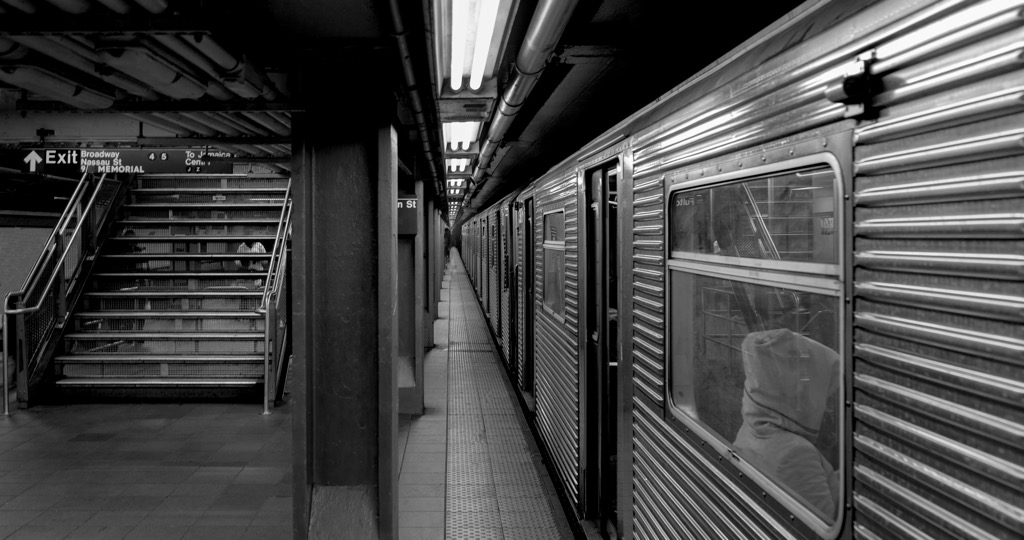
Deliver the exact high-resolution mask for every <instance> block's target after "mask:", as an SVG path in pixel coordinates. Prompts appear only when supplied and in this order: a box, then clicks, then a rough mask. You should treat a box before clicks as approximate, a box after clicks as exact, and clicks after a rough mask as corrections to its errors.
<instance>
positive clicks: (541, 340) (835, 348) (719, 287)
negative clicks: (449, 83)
mask: <svg viewBox="0 0 1024 540" xmlns="http://www.w3.org/2000/svg"><path fill="white" fill-rule="evenodd" d="M1022 14H1024V2H1022V1H1013V0H1001V1H1000V0H991V1H959V0H939V1H935V0H881V1H854V0H850V1H845V0H844V1H832V2H829V1H812V2H808V3H806V4H804V5H802V6H801V7H800V8H798V9H797V10H795V11H793V12H792V13H790V14H789V15H787V16H786V17H785V18H783V19H782V20H780V21H777V22H775V23H774V24H772V25H771V26H769V27H768V28H766V29H765V30H763V31H762V32H760V33H759V34H758V35H756V36H754V37H752V38H751V39H749V40H748V41H747V42H745V43H744V44H742V45H741V46H739V47H737V48H736V49H735V50H733V51H732V52H731V53H729V54H728V55H726V56H725V57H723V58H722V59H721V60H719V61H718V62H716V63H714V64H712V65H710V66H708V67H707V68H705V69H704V70H703V71H701V72H700V73H698V74H696V75H695V76H693V77H691V78H690V79H688V80H686V81H685V82H683V83H682V84H680V85H679V86H678V87H676V88H675V89H673V90H672V91H671V92H669V93H668V94H666V95H664V96H662V97H661V98H660V99H658V100H657V101H656V102H655V103H653V104H651V105H649V106H647V107H646V108H644V109H642V110H640V111H638V112H637V113H635V114H634V115H632V116H630V117H629V118H627V119H625V120H624V121H622V122H620V123H619V124H617V125H616V126H615V127H613V128H612V129H611V130H609V131H607V132H606V133H605V134H603V135H602V136H601V137H599V138H598V139H597V140H595V141H593V142H592V143H590V144H589V145H587V146H586V147H584V148H582V149H580V150H579V151H578V152H577V153H576V154H574V155H572V156H569V157H567V158H566V159H565V160H564V161H562V162H561V163H560V164H558V165H557V166H555V167H554V168H552V169H551V170H550V171H548V172H547V173H546V174H544V175H543V176H541V177H540V178H537V179H535V180H534V181H532V182H530V183H529V185H527V186H526V187H524V188H522V189H521V190H519V191H517V192H516V193H512V194H510V195H508V196H506V197H505V198H503V199H502V200H500V201H499V202H498V203H496V204H494V205H492V206H490V207H488V208H486V209H484V210H482V211H481V212H479V213H477V214H476V215H474V216H471V217H470V218H468V219H467V220H466V221H465V222H464V223H462V230H461V247H462V257H463V259H464V260H465V262H466V268H467V270H468V272H469V274H470V276H471V279H472V281H473V283H474V285H475V287H476V293H477V295H478V296H479V298H480V301H481V303H482V305H483V307H484V312H485V313H486V314H487V317H488V319H489V324H490V326H491V329H492V331H493V334H494V336H495V337H496V340H497V342H498V344H499V347H500V349H501V351H502V353H503V355H504V359H505V361H506V363H507V367H508V370H509V373H510V375H511V376H512V380H513V384H514V385H516V386H517V387H518V388H519V390H520V391H521V392H522V394H523V395H524V396H525V397H526V398H527V402H528V403H529V404H530V406H531V407H532V408H534V409H535V418H534V421H535V425H536V429H537V431H538V433H539V436H540V439H541V440H542V444H543V447H544V450H545V452H546V454H547V456H548V457H549V458H550V461H551V464H552V469H553V470H554V471H555V473H556V482H557V483H558V484H559V485H560V487H561V489H562V491H563V493H564V494H565V496H566V499H567V505H568V506H571V507H572V509H573V510H574V511H575V512H576V514H577V515H578V517H580V518H583V519H589V520H594V521H596V522H598V523H600V524H601V527H602V528H603V529H605V530H608V531H614V533H615V535H617V536H619V537H622V538H638V539H660V538H839V537H842V538H852V537H856V538H868V539H874V538H894V539H895V538H899V539H903V538H1020V537H1021V535H1022V532H1024V325H1022V322H1024V69H1022V68H1024V15H1022ZM676 53H677V52H676V51H663V52H662V53H661V54H665V56H666V58H667V60H666V64H665V65H666V69H671V55H672V54H676ZM678 54H684V52H683V51H678ZM638 84H642V81H638Z"/></svg>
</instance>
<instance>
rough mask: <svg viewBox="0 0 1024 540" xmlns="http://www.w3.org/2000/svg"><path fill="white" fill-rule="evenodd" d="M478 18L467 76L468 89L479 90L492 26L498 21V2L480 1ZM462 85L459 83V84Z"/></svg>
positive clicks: (490, 0)
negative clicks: (470, 64)
mask: <svg viewBox="0 0 1024 540" xmlns="http://www.w3.org/2000/svg"><path fill="white" fill-rule="evenodd" d="M477 11H478V13H479V14H480V18H479V19H477V24H476V44H475V45H474V47H473V67H472V69H471V70H470V75H469V88H470V89H472V90H479V89H480V84H481V83H483V80H484V68H486V67H487V53H488V52H489V51H490V48H491V37H492V36H493V35H494V24H495V23H496V22H497V20H498V0H480V6H479V9H478V10H477ZM459 84H460V85H461V84H462V83H461V81H460V83H459Z"/></svg>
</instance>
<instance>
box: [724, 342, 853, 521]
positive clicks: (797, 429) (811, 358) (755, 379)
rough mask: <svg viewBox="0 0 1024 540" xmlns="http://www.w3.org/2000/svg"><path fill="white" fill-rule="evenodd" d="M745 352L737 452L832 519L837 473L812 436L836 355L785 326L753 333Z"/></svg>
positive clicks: (832, 385) (831, 383) (832, 383)
mask: <svg viewBox="0 0 1024 540" xmlns="http://www.w3.org/2000/svg"><path fill="white" fill-rule="evenodd" d="M742 350H743V368H744V372H745V374H746V381H745V382H744V384H743V390H744V391H743V408H742V414H743V425H742V426H740V429H739V431H738V432H737V434H736V440H735V442H734V443H733V445H734V447H735V448H736V451H737V452H739V453H740V455H742V456H743V457H744V458H745V459H746V460H747V461H749V462H750V463H751V464H752V465H754V466H755V467H757V468H758V469H759V470H760V471H762V472H763V473H765V474H766V475H767V476H769V477H770V478H772V479H774V480H775V481H777V482H779V483H781V484H783V485H784V486H785V487H787V488H789V489H790V490H791V491H792V492H793V493H795V494H796V495H797V496H799V497H800V498H802V499H803V500H804V501H806V502H807V503H808V504H810V506H812V507H813V508H816V509H817V510H818V511H820V512H821V514H822V515H823V517H824V518H825V519H826V520H831V519H832V518H834V516H835V513H836V502H837V500H838V489H839V484H838V482H839V480H838V472H837V471H833V470H832V465H831V464H830V463H829V462H828V460H826V459H825V457H824V456H823V455H821V452H819V451H818V449H817V448H816V447H815V446H814V441H815V439H817V436H818V429H819V427H820V425H821V420H822V417H823V416H824V413H825V408H826V406H827V404H828V399H829V398H830V396H832V394H833V392H835V389H836V383H837V380H838V376H837V375H838V373H837V371H838V368H839V354H838V353H836V352H835V351H833V350H832V349H830V348H828V347H826V346H824V345H822V344H821V343H818V342H816V341H814V340H811V339H809V338H807V337H804V336H802V335H800V334H797V333H794V332H793V331H791V330H789V329H786V328H780V329H776V330H767V331H764V332H753V333H751V334H749V335H747V337H746V338H744V340H743V345H742Z"/></svg>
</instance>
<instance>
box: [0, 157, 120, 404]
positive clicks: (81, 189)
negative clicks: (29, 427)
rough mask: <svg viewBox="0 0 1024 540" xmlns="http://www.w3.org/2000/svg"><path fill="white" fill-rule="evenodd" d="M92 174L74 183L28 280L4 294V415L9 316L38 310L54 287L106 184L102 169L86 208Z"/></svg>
mask: <svg viewBox="0 0 1024 540" xmlns="http://www.w3.org/2000/svg"><path fill="white" fill-rule="evenodd" d="M90 176H91V173H89V172H86V173H84V174H82V178H81V179H80V180H79V182H78V185H77V186H76V187H75V191H74V193H72V195H71V198H70V199H69V200H68V204H67V206H65V208H64V212H63V213H62V214H61V216H60V218H59V219H58V220H57V225H56V226H55V227H54V228H53V232H52V233H50V238H49V239H48V240H47V242H46V247H45V248H44V249H43V251H42V252H41V253H40V254H39V257H38V258H37V259H36V263H35V265H33V267H32V270H31V271H30V272H29V274H28V276H26V278H25V284H24V285H23V288H22V290H20V291H12V292H9V293H8V294H7V295H6V296H5V297H4V304H3V317H4V321H3V322H4V324H3V340H4V342H3V345H4V350H3V399H4V404H3V411H4V415H5V416H8V415H10V388H9V386H10V382H9V381H8V370H9V364H8V358H9V356H10V355H11V352H12V347H11V343H10V331H11V328H10V320H9V317H10V316H11V315H26V314H29V313H34V312H37V311H39V309H40V308H42V305H43V302H44V300H45V299H46V297H47V296H48V295H49V292H50V290H51V289H52V288H53V284H54V282H56V281H57V277H58V276H60V275H61V270H62V269H63V267H64V263H65V261H66V260H67V258H68V254H69V253H71V250H72V248H73V247H75V240H77V239H78V238H79V236H80V235H81V232H82V227H83V226H84V225H85V223H86V221H87V219H86V218H87V216H89V215H90V214H91V212H92V209H93V207H94V206H95V204H96V197H97V196H98V195H99V194H100V192H101V191H102V188H103V184H104V183H105V182H106V181H107V173H103V174H102V175H101V176H100V180H99V182H97V183H96V187H94V188H93V190H92V195H91V196H90V197H89V202H88V203H86V205H85V207H84V208H79V204H80V203H81V202H82V199H83V198H84V197H85V193H86V188H87V187H88V184H89V177H90ZM76 213H77V215H78V223H77V225H76V226H75V230H74V231H73V232H72V233H71V237H70V238H69V239H67V240H65V241H64V249H63V252H62V253H61V256H60V259H58V260H57V262H56V263H55V264H54V265H53V267H52V270H51V271H50V277H49V279H47V280H46V285H45V286H43V288H42V290H39V291H38V292H37V289H38V286H39V283H40V281H41V280H42V278H43V273H44V272H43V268H44V267H45V263H46V261H47V260H49V259H52V257H53V254H54V250H55V249H56V248H57V243H56V241H57V235H58V234H59V235H62V236H63V234H64V233H65V232H66V231H67V227H68V225H69V224H70V222H71V218H72V217H73V216H74V215H75V214H76ZM84 255H85V253H84V251H83V252H81V253H79V257H80V259H79V261H78V263H79V264H81V261H82V260H83V259H84ZM67 293H68V291H62V294H64V295H67ZM12 298H19V299H21V298H28V299H32V298H36V303H35V304H34V305H31V306H22V307H18V308H12V307H11V305H10V303H11V299H12ZM64 300H65V301H66V298H64ZM64 316H65V317H66V316H67V313H65V314H64ZM56 323H57V321H56V320H54V321H53V324H55V325H56ZM38 352H39V351H38V349H37V350H35V351H32V355H31V358H30V359H29V361H30V362H31V361H32V360H34V358H35V356H36V354H37V353H38ZM19 353H21V351H19ZM22 354H23V353H22Z"/></svg>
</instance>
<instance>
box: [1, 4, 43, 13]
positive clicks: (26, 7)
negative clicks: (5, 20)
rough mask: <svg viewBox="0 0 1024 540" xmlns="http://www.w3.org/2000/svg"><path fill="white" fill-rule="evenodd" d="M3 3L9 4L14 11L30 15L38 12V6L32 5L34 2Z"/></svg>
mask: <svg viewBox="0 0 1024 540" xmlns="http://www.w3.org/2000/svg"><path fill="white" fill-rule="evenodd" d="M2 1H3V3H5V4H7V5H8V6H11V7H12V8H14V9H16V10H18V11H20V12H22V13H28V14H29V15H31V14H33V13H35V12H36V6H34V5H33V4H32V2H29V1H28V0H2Z"/></svg>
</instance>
